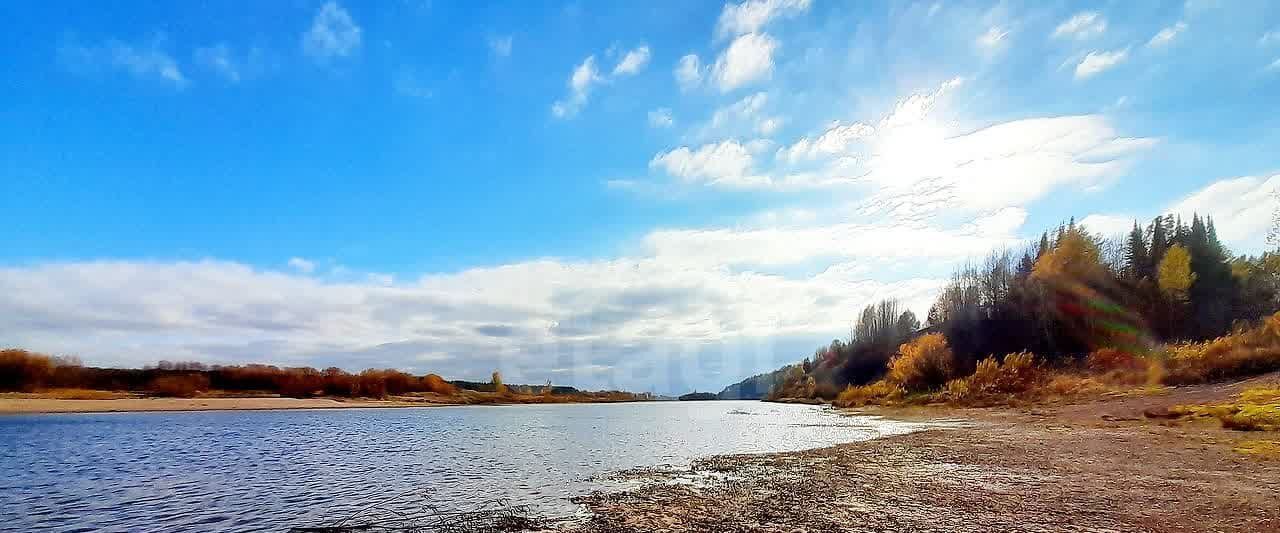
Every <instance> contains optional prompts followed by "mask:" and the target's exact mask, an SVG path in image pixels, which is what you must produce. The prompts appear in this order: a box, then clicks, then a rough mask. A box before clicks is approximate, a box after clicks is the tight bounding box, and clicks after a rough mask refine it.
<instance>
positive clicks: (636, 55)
mask: <svg viewBox="0 0 1280 533" xmlns="http://www.w3.org/2000/svg"><path fill="white" fill-rule="evenodd" d="M648 64H649V47H648V46H645V45H641V46H639V47H636V48H635V49H633V50H629V51H627V53H626V54H625V55H623V56H622V60H621V61H618V65H617V66H615V67H613V75H614V77H619V76H631V75H634V74H637V73H639V72H640V71H641V70H643V69H644V67H645V66H647V65H648Z"/></svg>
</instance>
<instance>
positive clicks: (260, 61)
mask: <svg viewBox="0 0 1280 533" xmlns="http://www.w3.org/2000/svg"><path fill="white" fill-rule="evenodd" d="M264 55H265V54H264V53H263V51H262V49H260V48H257V47H253V48H250V49H249V51H248V52H246V53H245V54H244V55H242V56H237V55H236V53H235V50H233V49H232V48H231V46H229V45H228V44H227V43H218V44H215V45H213V46H205V47H200V48H196V50H195V52H193V53H192V57H193V58H194V59H195V62H196V63H197V64H199V65H201V66H203V67H204V68H207V69H209V70H212V71H213V72H214V73H216V74H217V75H218V76H221V77H222V78H223V79H225V80H227V81H229V82H231V83H239V82H240V81H241V80H244V79H247V78H252V77H254V76H256V75H258V74H260V73H261V72H262V70H263V69H264V68H266V65H265V61H266V60H265V58H264Z"/></svg>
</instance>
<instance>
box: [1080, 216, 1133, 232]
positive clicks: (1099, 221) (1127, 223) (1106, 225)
mask: <svg viewBox="0 0 1280 533" xmlns="http://www.w3.org/2000/svg"><path fill="white" fill-rule="evenodd" d="M1133 221H1134V217H1130V216H1124V215H1089V216H1087V217H1084V219H1082V220H1081V221H1080V225H1082V226H1084V227H1085V229H1087V230H1089V232H1090V233H1093V234H1094V235H1101V236H1103V237H1111V236H1114V235H1124V234H1127V233H1129V231H1131V230H1132V229H1133Z"/></svg>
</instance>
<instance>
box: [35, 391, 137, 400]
mask: <svg viewBox="0 0 1280 533" xmlns="http://www.w3.org/2000/svg"><path fill="white" fill-rule="evenodd" d="M40 396H41V397H44V398H51V399H54V400H114V399H117V398H124V397H126V396H127V394H122V393H119V392H113V391H105V390H91V389H45V390H43V391H40Z"/></svg>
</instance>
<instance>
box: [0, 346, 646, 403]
mask: <svg viewBox="0 0 1280 533" xmlns="http://www.w3.org/2000/svg"><path fill="white" fill-rule="evenodd" d="M47 389H89V390H104V391H134V392H143V393H148V394H152V395H156V396H171V397H191V396H197V395H200V394H203V393H206V392H209V391H219V392H222V393H242V394H246V395H250V394H253V395H256V394H264V393H265V394H278V395H281V396H289V397H295V398H308V397H315V396H331V397H348V398H385V397H388V396H400V395H407V394H421V393H434V394H439V395H443V396H451V395H455V394H458V393H459V391H463V390H469V391H476V392H486V393H496V394H520V395H548V396H553V395H554V396H587V395H590V396H592V397H602V398H611V399H617V398H623V397H626V398H634V399H643V398H647V397H648V395H643V394H642V395H633V394H631V393H624V392H620V391H601V392H584V391H580V390H578V389H576V388H574V387H565V386H553V385H552V384H551V383H549V382H548V383H547V384H545V385H509V384H504V383H503V382H502V376H501V375H500V374H499V373H497V372H494V373H493V376H492V378H491V379H490V381H488V382H476V381H463V380H454V381H449V380H446V379H444V378H442V377H440V376H439V375H436V374H425V375H421V376H417V375H413V374H409V373H407V372H402V371H399V370H394V369H369V370H365V371H362V372H359V373H354V374H353V373H350V372H347V371H345V370H342V369H340V368H336V367H330V368H326V369H324V370H317V369H315V368H311V367H287V368H281V367H277V366H272V365H256V364H251V365H229V366H222V365H206V364H204V363H198V362H170V361H160V363H159V364H157V365H156V366H154V367H148V368H140V369H139V368H97V367H87V366H84V365H83V364H81V362H80V360H79V359H76V358H74V357H56V356H49V355H45V354H40V353H35V352H29V351H26V350H20V349H5V350H0V391H27V392H31V391H40V390H47Z"/></svg>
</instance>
